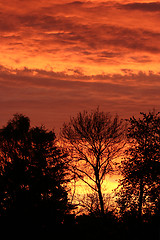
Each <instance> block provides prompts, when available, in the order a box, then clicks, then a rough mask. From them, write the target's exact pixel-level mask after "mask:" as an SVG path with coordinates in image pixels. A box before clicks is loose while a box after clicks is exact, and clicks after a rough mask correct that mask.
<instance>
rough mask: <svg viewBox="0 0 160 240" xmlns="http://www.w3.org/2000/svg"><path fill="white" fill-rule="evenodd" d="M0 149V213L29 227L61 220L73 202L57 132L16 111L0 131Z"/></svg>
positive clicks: (52, 223)
mask: <svg viewBox="0 0 160 240" xmlns="http://www.w3.org/2000/svg"><path fill="white" fill-rule="evenodd" d="M0 152H1V156H0V157H1V171H0V216H1V217H4V216H5V217H9V218H10V219H11V218H12V219H13V223H15V221H17V222H18V223H19V224H20V225H26V227H27V226H31V225H32V226H34V227H36V225H37V226H39V227H41V228H45V227H46V226H47V227H48V226H51V225H52V226H53V225H55V224H61V222H62V221H63V219H64V215H65V214H66V213H67V212H69V210H70V206H69V204H68V198H67V191H66V189H65V186H66V184H67V181H68V178H67V164H66V162H65V159H66V153H64V152H63V150H62V149H60V148H59V147H57V145H56V136H55V133H54V132H53V131H47V130H46V129H45V128H44V127H34V128H31V127H30V120H29V118H27V117H25V116H23V115H15V116H14V118H13V119H12V120H10V121H9V122H8V124H7V126H5V127H3V128H2V129H1V131H0ZM23 222H24V223H25V224H24V223H23Z"/></svg>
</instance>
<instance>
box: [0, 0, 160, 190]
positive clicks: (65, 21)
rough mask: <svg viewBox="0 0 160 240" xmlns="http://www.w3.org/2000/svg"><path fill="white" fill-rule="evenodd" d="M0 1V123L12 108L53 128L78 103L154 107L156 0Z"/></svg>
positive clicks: (122, 109) (158, 36)
mask: <svg viewBox="0 0 160 240" xmlns="http://www.w3.org/2000/svg"><path fill="white" fill-rule="evenodd" d="M0 9H1V11H0V43H1V44H0V49H1V51H0V110H1V115H0V124H1V126H2V125H4V124H5V123H6V122H7V121H8V119H10V118H11V117H12V115H13V114H14V113H17V112H18V113H22V114H25V115H27V116H28V117H30V119H31V123H32V124H33V125H41V124H44V125H45V126H46V127H47V128H49V129H52V128H54V129H55V131H56V133H57V135H58V133H59V129H60V128H61V127H62V124H63V122H64V121H68V120H69V118H70V116H74V115H75V114H76V113H77V112H79V111H83V110H84V109H87V110H90V109H93V108H96V107H97V106H100V108H101V109H102V110H103V111H106V112H111V113H113V114H115V113H118V114H119V115H120V117H122V118H126V117H130V116H132V115H137V114H138V113H139V112H140V111H148V110H152V109H153V108H156V109H157V110H159V108H160V70H159V65H160V44H159V43H160V27H159V20H160V3H159V2H153V1H150V0H149V1H147V0H143V1H132V0H128V1H124V0H117V1H107V0H106V1H100V0H90V1H87V0H80V1H72V0H61V1H56V0H23V1H21V0H5V1H1V2H0ZM111 184H113V185H114V186H115V185H116V184H115V182H114V183H112V181H111ZM113 185H112V186H113ZM110 188H111V187H110Z"/></svg>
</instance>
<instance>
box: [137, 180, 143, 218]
mask: <svg viewBox="0 0 160 240" xmlns="http://www.w3.org/2000/svg"><path fill="white" fill-rule="evenodd" d="M143 190H144V186H143V178H141V179H140V193H139V206H138V217H139V220H140V221H141V217H142V203H143Z"/></svg>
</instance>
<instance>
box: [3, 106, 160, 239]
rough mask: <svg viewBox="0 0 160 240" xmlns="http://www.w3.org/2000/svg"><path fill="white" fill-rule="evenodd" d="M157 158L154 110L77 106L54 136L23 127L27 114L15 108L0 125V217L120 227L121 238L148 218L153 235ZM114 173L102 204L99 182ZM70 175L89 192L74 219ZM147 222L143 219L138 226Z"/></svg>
mask: <svg viewBox="0 0 160 240" xmlns="http://www.w3.org/2000/svg"><path fill="white" fill-rule="evenodd" d="M60 143H63V144H60ZM159 157H160V116H159V113H156V112H155V111H153V112H149V113H148V114H145V113H141V117H140V118H135V117H131V118H130V119H128V120H127V121H125V120H121V119H119V117H118V115H116V116H111V114H110V113H104V112H101V111H100V110H99V108H98V109H96V110H95V111H91V112H87V111H84V112H83V113H78V114H77V116H76V117H74V118H71V119H70V121H69V123H65V124H64V125H63V128H62V129H61V133H60V141H59V140H58V139H57V138H56V136H55V133H54V131H53V130H52V131H49V130H47V129H46V128H45V127H44V126H40V127H31V125H30V119H29V118H28V117H26V116H24V115H21V114H16V115H14V117H13V118H12V119H11V120H9V121H8V123H7V124H6V126H4V127H3V128H1V129H0V219H12V223H14V226H18V225H21V226H22V225H23V226H25V227H27V228H28V229H29V228H31V227H33V228H34V229H36V227H37V229H38V230H40V229H41V230H42V229H43V230H44V231H52V229H53V228H56V226H64V225H66V226H68V227H69V228H72V230H73V228H74V229H77V228H78V227H80V228H78V231H80V230H82V229H83V230H85V231H86V228H87V226H88V229H90V230H89V231H91V230H92V231H93V232H94V229H93V226H94V227H95V229H97V231H98V232H99V231H102V234H103V235H104V232H105V231H106V229H107V231H108V236H109V237H111V238H113V239H114V238H115V239H116V238H117V236H118V234H120V233H121V235H122V236H123V238H125V234H126V231H128V234H129V231H131V232H132V230H133V229H136V227H135V226H138V224H139V225H140V226H141V227H142V224H151V226H154V227H153V228H151V229H152V230H153V229H154V230H155V229H156V230H155V231H156V234H155V239H158V238H156V237H158V236H159V235H160V233H159V232H158V230H157V229H158V228H159V227H160V226H159V224H160V158H159ZM120 159H121V161H120ZM115 171H119V174H121V180H120V181H119V186H118V188H117V189H116V191H115V197H114V199H115V200H114V202H115V204H114V208H113V206H112V210H110V209H109V207H108V204H106V203H105V201H106V198H105V195H104V194H103V184H104V180H105V178H106V176H107V175H108V174H114V172H115ZM73 179H74V181H75V182H76V181H77V180H79V179H80V180H82V181H83V182H85V183H86V184H87V185H88V186H89V187H90V189H91V190H92V191H93V194H91V195H88V198H85V199H84V200H83V204H85V206H87V208H88V207H89V214H88V215H84V216H80V217H77V220H76V221H77V223H78V225H77V224H75V220H73V218H72V216H73V214H72V215H71V213H72V210H73V208H75V205H73V204H71V202H73V201H71V200H70V199H69V195H70V194H69V191H70V189H69V185H68V183H69V182H70V181H71V180H73ZM73 198H74V196H72V200H73ZM87 199H89V200H87ZM86 201H90V202H86ZM81 205H82V202H81ZM105 206H107V208H106V207H105ZM71 219H72V220H71ZM71 222H72V224H70V225H68V224H69V223H71ZM16 224H18V225H16ZM73 224H75V225H74V227H73ZM129 224H130V225H129ZM77 226H78V227H77ZM126 226H127V227H126ZM129 226H130V227H129ZM144 226H145V227H144ZM146 226H147V227H146ZM148 226H149V225H143V227H144V228H145V230H144V231H145V232H147V231H146V229H149V228H148ZM81 227H82V229H81ZM98 229H99V230H98ZM139 230H140V229H139V228H137V231H139ZM116 231H117V233H116ZM89 234H90V236H91V233H90V232H89ZM158 234H159V235H158ZM93 236H98V234H97V235H96V233H95V232H94V234H93ZM127 236H128V235H127ZM139 237H140V235H139ZM130 238H131V237H130ZM153 239H154V238H153Z"/></svg>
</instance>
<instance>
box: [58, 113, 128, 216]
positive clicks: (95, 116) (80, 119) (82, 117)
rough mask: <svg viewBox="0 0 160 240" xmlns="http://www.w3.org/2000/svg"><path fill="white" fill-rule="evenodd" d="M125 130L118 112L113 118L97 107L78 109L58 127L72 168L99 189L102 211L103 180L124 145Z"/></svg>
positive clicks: (81, 177) (96, 189)
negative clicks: (85, 109)
mask: <svg viewBox="0 0 160 240" xmlns="http://www.w3.org/2000/svg"><path fill="white" fill-rule="evenodd" d="M124 133H125V132H124V124H123V122H122V121H121V120H119V119H118V116H115V117H114V118H112V117H111V115H110V114H109V113H104V112H100V111H99V109H96V110H95V111H92V112H90V113H88V112H87V111H84V112H83V113H81V112H80V113H78V114H77V117H76V118H74V117H73V118H71V120H70V122H69V123H68V124H64V126H63V129H62V131H61V136H62V138H63V141H64V142H65V144H66V147H67V148H68V149H69V152H70V158H71V169H72V171H73V172H74V173H75V174H76V176H78V177H79V178H80V179H82V180H83V181H84V182H85V183H86V184H88V186H89V187H90V188H91V189H92V190H94V191H96V192H97V193H98V196H99V203H100V209H101V214H102V215H104V212H105V209H104V200H103V194H102V183H103V181H104V179H105V176H106V174H109V173H111V171H112V170H113V166H114V163H115V159H116V157H118V156H119V154H120V151H121V150H122V148H123V145H124V143H123V141H124Z"/></svg>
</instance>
